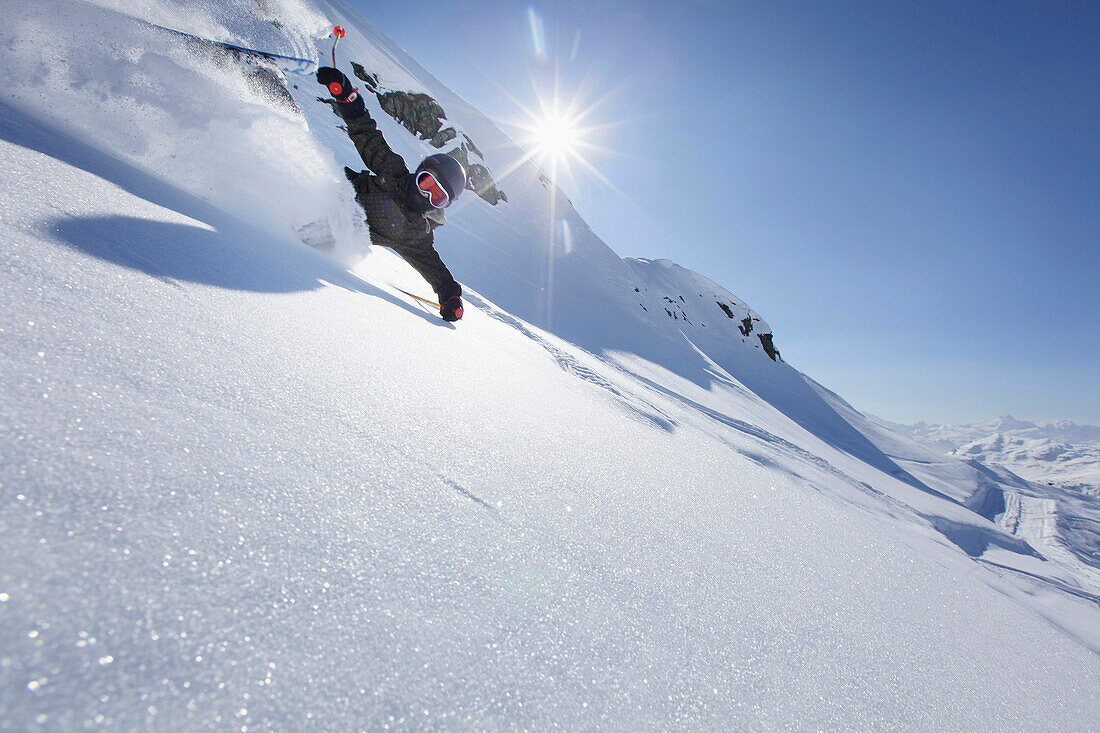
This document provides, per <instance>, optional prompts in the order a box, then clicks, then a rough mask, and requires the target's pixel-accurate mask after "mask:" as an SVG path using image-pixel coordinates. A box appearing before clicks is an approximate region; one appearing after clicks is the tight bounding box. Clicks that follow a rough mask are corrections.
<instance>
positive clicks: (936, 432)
mask: <svg viewBox="0 0 1100 733" xmlns="http://www.w3.org/2000/svg"><path fill="white" fill-rule="evenodd" d="M877 421H878V422H879V423H880V424H882V425H885V426H887V427H889V428H891V429H892V430H895V431H897V432H900V433H902V434H903V435H907V436H908V437H910V438H913V439H914V440H916V441H918V442H920V443H924V444H925V445H927V446H929V447H931V448H935V449H937V450H939V451H942V452H944V453H948V454H950V455H953V456H956V457H958V458H962V459H964V460H970V459H976V460H979V461H981V462H982V463H984V464H987V465H996V466H1003V467H1005V468H1008V469H1009V470H1011V471H1012V472H1013V473H1015V474H1017V475H1019V476H1021V477H1023V478H1026V479H1028V480H1029V481H1037V482H1040V483H1046V484H1051V485H1054V486H1062V487H1065V488H1077V489H1081V490H1083V491H1086V492H1088V493H1098V492H1100V427H1097V426H1095V425H1078V424H1076V423H1073V422H1071V421H1069V420H1055V421H1052V422H1046V423H1042V424H1038V423H1033V422H1029V421H1027V420H1017V419H1016V418H1014V417H1012V416H1011V415H1006V416H1004V417H999V418H997V419H996V420H991V421H989V422H984V423H975V424H972V425H936V424H930V423H926V422H918V423H915V424H913V425H901V424H898V423H892V422H889V421H886V420H882V419H877Z"/></svg>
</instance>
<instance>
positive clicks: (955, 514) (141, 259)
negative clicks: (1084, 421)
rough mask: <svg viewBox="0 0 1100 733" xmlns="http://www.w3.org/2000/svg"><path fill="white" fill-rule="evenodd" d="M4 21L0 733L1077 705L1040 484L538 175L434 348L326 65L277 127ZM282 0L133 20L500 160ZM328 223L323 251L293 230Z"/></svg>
mask: <svg viewBox="0 0 1100 733" xmlns="http://www.w3.org/2000/svg"><path fill="white" fill-rule="evenodd" d="M2 2H3V14H4V17H5V19H10V21H11V22H6V23H5V24H4V27H3V28H2V29H0V60H2V61H3V63H2V64H0V69H2V71H0V73H2V74H3V76H4V85H3V89H4V92H3V98H2V100H0V166H2V169H3V171H4V175H3V186H2V187H0V241H2V242H3V246H2V247H0V345H2V346H0V397H2V399H0V528H2V531H0V556H2V557H4V558H5V562H4V563H3V564H2V565H0V718H2V719H3V720H4V721H5V725H10V726H11V727H13V728H15V729H24V728H32V727H34V726H36V725H39V724H41V725H44V726H46V727H47V728H56V729H71V728H78V727H82V726H94V725H99V724H102V725H109V726H112V727H115V728H120V729H133V728H156V729H163V728H167V729H176V728H198V727H205V726H211V727H219V728H229V727H233V728H239V729H244V728H249V729H256V728H260V729H266V728H276V729H300V728H307V727H308V728H322V729H351V728H356V729H381V728H386V727H389V728H402V729H409V728H445V729H471V728H473V729H485V728H494V729H495V728H509V729H548V728H563V729H579V728H599V727H611V728H616V729H625V730H635V729H661V730H664V729H671V728H692V729H695V728H725V729H729V728H749V727H751V728H765V729H772V728H800V729H802V728H847V729H867V728H875V729H878V728H894V727H905V728H913V729H927V728H932V727H937V728H939V727H943V728H950V729H964V728H966V729H978V730H995V729H1001V728H1004V727H1011V728H1014V729H1019V728H1043V729H1050V728H1055V727H1059V728H1066V729H1074V730H1085V729H1095V728H1096V727H1097V724H1098V723H1100V705H1098V703H1097V702H1096V701H1095V699H1094V696H1093V695H1092V690H1094V689H1095V688H1096V685H1097V682H1098V678H1100V654H1098V652H1100V631H1098V629H1100V624H1098V623H1097V622H1098V621H1100V609H1098V608H1097V599H1098V597H1100V581H1098V580H1097V578H1096V575H1095V570H1094V568H1095V566H1093V565H1090V564H1089V563H1088V562H1086V561H1085V559H1082V557H1081V556H1080V554H1078V553H1075V552H1074V549H1077V550H1080V549H1081V548H1082V547H1086V546H1087V545H1085V544H1083V543H1082V542H1081V541H1077V542H1073V541H1072V540H1073V538H1074V537H1078V536H1077V535H1074V534H1073V533H1072V532H1067V531H1066V530H1062V529H1056V530H1051V525H1050V522H1049V511H1048V510H1049V508H1050V507H1049V506H1047V505H1044V504H1042V503H1041V502H1040V503H1038V504H1036V503H1035V502H1031V501H1030V500H1029V497H1028V496H1027V495H1026V494H1025V493H1024V492H1025V491H1026V489H1027V482H1023V483H1016V482H1019V481H1022V480H1021V479H1018V478H1014V477H1012V476H1011V475H1007V474H1005V473H996V472H989V473H983V472H982V471H980V470H979V469H978V468H976V467H975V466H973V465H969V464H966V463H963V462H960V461H957V460H954V459H951V458H947V457H943V456H937V455H936V454H935V453H934V452H932V451H930V450H928V449H925V448H923V447H921V446H919V445H917V444H916V443H913V442H912V441H909V440H907V439H906V438H903V437H902V436H900V435H897V434H896V433H892V432H889V431H886V430H883V429H882V428H880V427H878V426H876V425H874V424H873V423H871V422H870V421H868V420H867V419H866V418H864V417H863V416H862V415H859V413H857V412H856V411H855V410H853V409H852V408H851V407H850V406H848V405H847V404H846V403H844V402H843V400H842V399H841V398H839V397H838V396H836V395H834V394H832V393H831V392H829V391H828V390H826V389H825V388H823V387H821V386H820V385H817V384H816V383H814V382H812V380H809V379H808V378H806V377H805V376H804V375H802V374H801V373H799V372H798V371H797V370H796V369H795V368H794V367H792V366H791V365H790V364H788V363H787V362H785V361H782V360H779V361H773V360H771V359H770V358H769V357H768V356H767V355H766V354H765V353H764V351H763V349H762V347H761V346H760V342H759V339H756V340H755V341H754V338H753V337H755V336H756V335H758V334H759V333H769V332H770V327H768V325H767V324H766V322H764V321H763V320H762V319H760V318H759V316H758V315H756V314H755V312H753V311H751V309H750V308H749V306H748V305H747V304H744V303H743V302H742V301H740V300H738V299H737V298H736V296H734V295H732V294H731V293H729V292H728V291H725V290H724V289H722V288H720V287H719V286H718V285H716V284H714V283H712V282H710V281H709V280H706V279H705V278H703V277H701V276H699V275H697V274H695V273H691V272H690V271H687V270H684V269H683V268H678V267H677V266H675V265H673V264H672V263H666V262H660V261H659V262H642V261H624V260H622V259H621V258H619V257H618V256H617V255H615V253H614V252H612V251H611V250H610V249H609V248H607V247H606V245H604V244H603V243H602V241H600V240H599V239H598V237H597V235H596V233H593V232H591V230H589V228H588V227H587V225H585V223H584V222H583V220H581V219H580V217H579V216H578V215H577V214H576V212H575V211H574V210H573V209H572V207H571V206H570V205H569V204H568V202H567V201H566V200H565V198H564V197H563V196H560V195H558V196H556V197H555V199H554V200H553V203H552V204H551V197H550V193H551V192H550V191H548V190H547V189H546V188H544V187H543V186H542V184H540V183H539V181H538V171H537V170H536V169H534V167H533V166H530V165H527V166H521V167H520V169H518V170H517V171H516V172H515V173H514V174H512V175H510V176H507V177H504V178H503V179H502V180H500V181H499V183H500V186H501V187H502V188H503V189H504V190H506V191H507V193H508V196H509V202H508V203H504V204H501V205H500V206H497V207H491V206H489V205H488V204H486V203H485V202H483V201H481V200H479V199H477V198H476V197H474V196H471V195H468V194H467V195H466V196H464V197H463V198H462V199H461V200H460V202H459V204H456V206H455V207H453V209H452V210H449V211H448V220H449V221H448V225H447V226H446V227H445V228H444V229H442V230H440V231H439V233H438V239H439V244H440V248H441V249H442V250H443V254H444V258H445V260H446V261H447V262H448V263H449V264H452V266H453V268H454V270H455V272H456V274H457V275H458V276H459V278H460V280H462V281H463V283H464V284H465V285H466V287H467V292H468V294H469V297H468V303H467V309H466V316H465V317H464V319H463V320H462V321H461V322H460V323H458V324H457V325H449V324H445V323H443V322H442V321H441V320H440V319H439V318H438V315H437V314H433V313H429V312H427V311H425V310H423V309H421V308H420V307H419V306H418V305H416V304H415V303H413V302H412V301H410V300H408V299H407V298H405V297H404V296H402V295H400V294H399V293H397V292H396V291H395V290H394V289H393V287H392V286H394V285H395V286H399V287H402V288H405V289H408V290H410V291H413V292H424V290H425V286H424V284H423V283H422V282H420V281H419V280H418V278H417V277H416V275H415V274H414V273H413V272H412V271H411V270H410V269H409V268H408V267H407V266H406V265H405V264H404V263H402V262H401V261H400V260H399V259H398V258H397V257H396V256H395V255H393V254H392V253H390V252H388V251H383V250H378V249H368V248H366V246H365V245H364V244H363V240H364V238H365V235H364V231H363V229H362V226H361V225H360V224H359V223H358V218H359V215H358V213H357V212H356V210H355V205H354V203H353V202H352V201H351V197H350V192H349V190H348V187H347V186H346V184H344V183H343V182H342V179H341V176H342V174H341V166H342V165H344V164H346V163H352V162H353V161H354V160H355V158H354V152H353V151H352V150H351V147H350V144H348V143H347V141H346V138H342V137H341V135H342V134H343V133H342V132H340V130H339V129H338V127H337V126H338V124H339V120H338V119H337V118H335V117H334V116H333V115H332V114H331V111H330V110H328V108H327V107H325V106H323V105H320V104H317V103H316V102H315V101H314V99H313V95H314V94H315V90H314V89H312V88H311V87H309V86H308V84H309V83H310V82H309V80H308V79H307V80H304V81H303V80H300V79H293V78H292V79H291V80H290V82H291V84H292V85H293V84H295V83H296V84H298V85H299V87H300V88H298V89H294V88H293V86H292V92H293V93H294V96H295V99H296V101H297V103H298V105H299V107H300V108H301V110H302V113H301V114H299V113H297V112H295V111H293V109H291V108H288V107H287V106H286V105H285V103H280V102H279V101H278V100H275V99H273V98H270V97H267V96H265V95H264V94H261V93H259V92H256V91H255V90H254V89H253V88H252V87H250V86H249V85H248V84H247V82H246V81H245V80H244V78H243V75H242V73H241V72H240V70H239V69H236V68H234V67H218V66H216V65H212V64H211V63H210V62H209V60H203V59H202V58H201V57H192V56H189V55H188V54H186V53H185V51H184V50H183V49H181V48H179V47H178V46H177V45H173V43H172V42H171V41H169V40H168V39H157V38H153V37H149V36H148V35H147V34H145V33H144V31H143V29H142V28H141V27H140V25H137V24H133V25H132V23H133V21H130V20H127V17H126V16H125V15H124V14H120V13H119V12H116V10H112V9H110V7H104V6H106V5H108V4H101V6H95V5H93V4H89V3H77V2H67V1H65V0H46V1H45V2H42V3H38V4H35V6H34V7H33V8H32V7H26V6H20V5H17V4H15V3H13V2H10V0H2ZM114 7H116V8H119V7H121V5H117V4H116V5H115V6H114ZM265 7H267V8H268V10H267V11H265V12H266V13H268V14H269V15H270V17H277V18H278V19H280V21H281V23H280V25H281V28H276V27H275V26H272V25H270V24H265V23H264V22H263V19H262V18H260V19H257V18H256V17H254V16H253V15H251V14H250V12H249V11H246V10H243V9H239V8H238V7H237V6H236V5H235V4H232V3H224V4H222V3H216V2H203V3H185V4H160V3H158V4H156V5H150V7H149V8H144V7H143V9H142V10H141V11H140V13H139V11H136V10H127V13H130V14H132V15H135V16H140V17H142V18H145V19H147V20H150V21H153V22H158V23H162V24H165V25H174V27H179V28H180V29H181V30H185V31H189V32H191V31H194V32H198V31H203V32H207V33H208V34H209V35H212V36H217V37H219V38H225V39H230V38H233V39H236V40H242V41H245V42H247V43H248V44H249V45H263V46H265V47H270V48H273V49H275V50H279V51H283V52H297V53H306V52H309V53H312V54H313V55H318V51H319V50H322V49H324V46H325V42H324V40H323V39H322V40H318V41H316V44H315V48H308V47H307V44H309V43H312V42H313V41H311V40H310V39H316V38H318V37H319V36H321V35H322V34H323V33H324V27H325V26H327V25H328V24H329V23H336V22H339V23H341V24H342V25H344V27H345V28H347V30H348V38H347V39H346V40H347V44H346V47H345V44H344V42H342V43H341V49H342V52H343V53H344V54H346V55H345V56H344V58H353V59H356V60H364V59H366V60H369V62H370V63H372V64H377V65H379V66H380V68H379V69H378V71H380V72H382V75H383V77H384V78H386V79H389V80H393V81H391V82H390V83H399V82H401V81H402V80H403V79H405V78H406V77H412V78H414V79H415V83H416V84H417V85H418V88H420V89H426V90H428V91H429V92H430V93H431V94H432V95H433V96H434V97H436V98H437V99H438V100H439V101H440V103H441V104H442V105H443V106H444V108H445V109H446V110H447V113H448V119H449V120H452V121H454V122H455V123H456V124H459V125H461V127H462V129H463V130H465V131H467V132H468V133H469V134H470V135H471V137H473V138H474V139H475V140H476V141H477V143H478V146H479V148H480V149H482V150H483V151H484V152H485V153H486V156H487V162H488V164H489V166H490V167H491V168H492V169H493V170H494V171H506V170H507V169H508V168H509V167H510V166H509V162H510V161H511V160H514V156H516V150H515V148H514V146H513V145H512V144H511V143H510V141H508V140H507V138H506V137H505V136H503V135H502V134H501V133H500V132H499V131H497V130H496V129H495V128H494V127H493V126H492V124H491V122H489V121H488V120H487V119H485V118H484V117H482V116H481V115H479V114H478V113H477V112H476V111H475V110H473V109H472V108H470V107H469V105H466V104H465V103H463V102H461V100H457V98H455V97H454V96H453V95H452V94H450V93H449V92H447V90H445V89H442V88H441V87H440V85H439V83H438V82H437V81H436V80H435V79H434V78H432V77H431V76H430V75H429V74H427V73H426V72H424V71H423V70H422V69H421V68H420V67H419V65H418V64H416V62H415V61H413V60H412V59H410V58H408V57H407V56H406V55H405V54H404V53H403V52H402V51H401V50H400V49H399V48H398V47H396V45H395V44H393V43H392V41H390V40H389V39H386V38H385V37H384V36H382V35H381V32H380V31H378V30H377V29H376V28H374V27H373V26H371V25H369V23H366V22H365V21H363V20H361V19H359V18H358V16H357V15H355V14H354V13H353V12H352V11H350V10H349V9H348V8H347V7H346V6H344V5H343V4H341V3H331V4H330V3H320V2H319V3H317V4H316V5H307V4H304V3H298V2H291V0H283V2H280V3H267V4H265ZM60 17H65V18H66V19H67V21H68V22H67V23H66V24H61V23H58V22H57V20H58V18H60ZM189 19H193V22H189ZM322 21H324V22H322ZM45 27H49V28H54V29H63V30H58V31H56V35H57V36H58V42H57V44H55V45H44V44H41V43H36V42H35V41H36V40H40V36H38V35H37V34H38V33H39V32H40V31H41V30H42V29H43V28H45ZM221 29H224V31H225V33H224V35H219V31H220V30H221ZM78 53H79V56H76V55H75V54H78ZM76 57H79V58H80V59H81V63H80V64H74V63H69V61H68V59H70V58H76ZM366 60H364V61H362V62H363V63H364V64H366V63H367V61H366ZM368 103H369V104H370V105H371V111H372V113H373V114H374V115H375V116H376V117H377V118H378V119H380V120H381V122H382V126H383V129H384V130H385V133H386V135H387V138H388V139H390V140H391V141H394V144H395V147H398V149H399V150H400V152H401V153H402V154H404V155H406V156H407V157H408V158H410V159H413V158H415V157H416V156H418V155H423V154H425V153H426V152H430V151H432V150H433V149H431V148H430V147H428V146H426V144H425V143H423V142H422V141H418V140H416V139H415V138H413V137H412V136H411V135H409V134H408V133H406V132H404V131H403V130H402V129H401V128H400V127H399V126H398V125H397V124H396V123H394V122H393V121H392V120H390V119H389V118H388V117H386V116H385V114H384V113H383V112H381V110H379V109H378V108H377V104H376V102H375V100H373V99H370V100H368ZM551 208H552V209H553V211H554V217H553V221H552V217H551V216H550V214H551ZM318 219H323V220H325V221H327V222H328V225H329V226H330V228H331V230H332V232H333V236H334V238H335V241H336V242H337V247H338V250H337V252H336V259H334V258H332V257H328V256H325V255H324V254H321V253H319V252H316V251H314V250H313V249H310V248H309V247H306V246H304V245H303V244H301V243H300V242H299V241H297V240H296V238H295V235H294V232H295V231H297V230H298V229H299V228H300V227H301V226H303V225H306V224H309V223H310V222H312V221H316V220H318ZM560 221H565V222H568V224H567V227H568V230H569V232H570V233H571V240H570V241H571V245H570V246H569V247H565V246H564V243H563V242H562V241H559V240H557V239H554V238H552V237H551V236H550V232H549V231H548V228H550V227H553V231H556V232H560V231H561V230H562V229H561V227H560V225H559V224H558V222H560ZM345 265H347V266H350V268H351V269H350V270H349V269H347V267H345ZM634 288H638V291H637V292H635V290H634ZM680 296H683V299H682V300H681V298H680ZM665 297H668V298H670V299H672V300H673V301H675V302H678V303H680V306H677V307H678V308H680V310H678V311H676V312H677V313H678V314H683V315H686V316H687V317H688V318H689V319H690V323H688V324H687V325H685V323H684V321H683V320H682V319H681V318H679V317H677V318H669V317H668V316H667V315H666V314H665V313H664V311H663V310H661V311H659V312H654V311H655V308H654V306H655V304H658V303H661V302H665V301H663V300H662V299H663V298H665ZM693 298H694V300H693ZM708 298H709V299H710V300H708ZM715 299H719V300H722V302H724V303H726V304H727V305H728V306H729V307H731V309H736V314H735V315H736V316H740V315H741V314H742V313H744V314H745V315H746V316H749V317H750V320H751V319H758V320H755V321H752V322H753V324H754V332H753V333H752V334H750V336H748V337H746V336H745V335H744V334H743V333H742V332H741V331H740V330H739V329H738V326H739V325H740V319H739V318H738V317H735V318H729V317H728V316H727V315H726V314H725V313H724V312H723V311H722V310H721V308H720V307H719V306H718V305H717V304H716V302H715ZM666 304H667V303H666ZM643 305H644V306H646V308H645V309H643V307H642V306H643ZM670 310H671V308H670ZM704 323H705V324H706V325H705V326H703V325H702V324H704ZM742 339H744V340H742ZM777 339H778V340H779V344H780V345H782V342H781V334H779V335H778V336H777ZM785 356H787V357H789V356H790V355H785ZM994 490H995V491H1000V492H1002V494H1003V496H1004V497H1005V508H1004V510H1003V511H999V512H986V514H990V516H986V515H985V514H982V513H981V512H980V511H977V510H976V509H975V508H974V507H976V506H977V505H976V504H975V501H976V499H975V497H977V498H978V499H981V498H983V497H986V496H992V493H991V492H993V491H994ZM1014 502H1015V503H1014ZM979 503H981V502H979ZM982 506H985V505H984V504H982ZM978 508H981V507H978ZM1009 524H1011V525H1012V526H1013V527H1014V528H1016V529H1015V533H1014V531H1013V529H1010V528H1009V527H1008V525H1009ZM1079 531H1081V532H1084V534H1083V535H1082V536H1088V535H1087V531H1085V530H1079ZM1067 537H1069V538H1070V539H1069V540H1067V539H1066V538H1067Z"/></svg>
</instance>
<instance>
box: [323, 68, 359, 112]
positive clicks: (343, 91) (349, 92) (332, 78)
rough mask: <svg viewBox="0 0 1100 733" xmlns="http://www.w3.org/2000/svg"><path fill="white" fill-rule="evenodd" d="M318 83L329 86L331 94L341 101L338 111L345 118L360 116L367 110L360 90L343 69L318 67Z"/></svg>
mask: <svg viewBox="0 0 1100 733" xmlns="http://www.w3.org/2000/svg"><path fill="white" fill-rule="evenodd" d="M317 83H318V84H323V85H324V86H326V87H328V91H329V94H331V95H332V97H333V99H335V100H336V101H337V102H339V105H337V107H336V109H337V111H338V112H339V113H340V116H341V117H343V118H344V119H345V120H350V119H353V118H355V117H359V116H360V115H362V114H364V113H365V112H366V111H367V105H366V104H364V103H363V98H362V97H361V96H359V90H358V89H356V88H355V87H354V86H352V84H351V80H350V79H348V78H347V76H345V75H344V73H343V72H342V71H339V70H338V69H334V68H332V67H331V66H322V67H321V68H319V69H317Z"/></svg>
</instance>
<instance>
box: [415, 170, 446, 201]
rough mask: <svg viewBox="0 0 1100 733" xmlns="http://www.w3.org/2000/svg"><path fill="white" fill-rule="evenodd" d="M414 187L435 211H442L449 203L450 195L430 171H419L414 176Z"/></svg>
mask: <svg viewBox="0 0 1100 733" xmlns="http://www.w3.org/2000/svg"><path fill="white" fill-rule="evenodd" d="M416 187H417V189H419V190H420V193H422V194H424V197H425V198H426V199H428V201H429V202H430V203H431V205H432V206H434V207H435V208H437V209H442V208H443V207H445V206H446V205H447V204H449V203H451V197H450V195H449V194H448V193H447V191H446V190H445V189H444V188H443V186H442V185H441V184H440V183H439V179H437V178H436V177H435V175H434V174H433V173H432V172H431V171H420V172H419V173H417V174H416Z"/></svg>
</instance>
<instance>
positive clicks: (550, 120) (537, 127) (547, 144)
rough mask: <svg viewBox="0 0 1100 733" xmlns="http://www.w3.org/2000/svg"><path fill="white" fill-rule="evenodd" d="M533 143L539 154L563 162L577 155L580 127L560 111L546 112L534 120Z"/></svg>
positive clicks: (575, 121)
mask: <svg viewBox="0 0 1100 733" xmlns="http://www.w3.org/2000/svg"><path fill="white" fill-rule="evenodd" d="M531 142H532V143H534V145H535V148H536V151H537V154H538V155H539V156H541V157H545V158H549V159H551V160H563V159H565V158H567V157H569V156H570V155H573V154H575V153H576V150H577V147H578V145H579V144H580V142H581V140H580V127H579V125H578V124H577V120H574V119H572V118H570V117H569V116H568V115H566V114H563V113H561V112H559V111H558V110H550V111H548V112H546V113H545V114H544V115H543V117H542V118H541V119H537V120H534V124H533V125H532V130H531Z"/></svg>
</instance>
